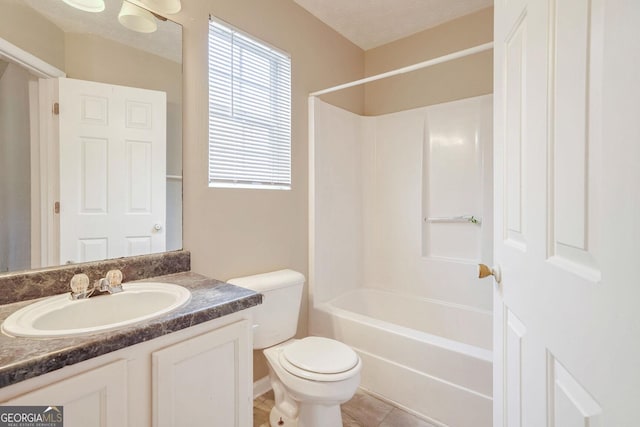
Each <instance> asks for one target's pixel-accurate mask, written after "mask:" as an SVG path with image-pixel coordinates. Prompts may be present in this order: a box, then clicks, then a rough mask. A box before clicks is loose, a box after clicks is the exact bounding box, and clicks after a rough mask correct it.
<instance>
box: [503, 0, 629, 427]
mask: <svg viewBox="0 0 640 427" xmlns="http://www.w3.org/2000/svg"><path fill="white" fill-rule="evenodd" d="M638 22H640V2H637V1H630V0H627V1H625V0H607V1H605V0H499V1H496V3H495V51H494V72H495V86H494V90H495V95H494V105H495V115H494V138H495V142H494V162H495V163H494V167H495V181H494V185H495V193H494V194H495V232H494V233H495V234H494V245H495V260H496V263H497V264H499V265H500V266H501V267H502V283H501V284H500V285H499V286H497V287H496V288H495V292H494V333H495V337H494V423H493V425H494V427H506V426H508V427H519V426H523V427H542V426H547V427H578V426H580V427H587V426H588V427H635V426H638V425H639V424H638V423H639V421H638V420H640V405H638V396H639V391H640V309H639V308H638V304H639V302H640V280H639V279H638V278H637V276H636V275H635V274H634V273H635V271H634V270H635V265H636V264H637V262H638V259H639V258H640V221H639V220H638V218H640V107H639V105H640V103H639V101H638V100H639V99H640V89H639V88H640V85H638V82H637V80H638V76H640V55H638V53H637V52H638V48H637V42H638V40H640V25H638Z"/></svg>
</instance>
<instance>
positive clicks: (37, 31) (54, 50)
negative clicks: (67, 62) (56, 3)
mask: <svg viewBox="0 0 640 427" xmlns="http://www.w3.org/2000/svg"><path fill="white" fill-rule="evenodd" d="M0 38H3V39H5V40H7V41H8V42H10V43H12V44H14V45H16V46H18V47H19V48H21V49H23V50H26V51H27V52H31V53H32V54H34V55H35V56H37V57H38V58H40V59H42V60H43V61H45V62H47V63H49V64H51V65H53V66H54V67H56V68H58V69H60V70H64V32H63V31H62V30H60V29H59V28H58V27H56V26H55V25H54V24H52V23H51V22H49V21H48V20H46V19H45V18H43V17H42V16H41V15H39V14H37V13H35V12H34V11H33V9H31V8H30V7H28V6H26V5H25V4H23V3H22V0H0Z"/></svg>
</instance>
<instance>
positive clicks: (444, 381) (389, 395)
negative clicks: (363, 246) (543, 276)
mask: <svg viewBox="0 0 640 427" xmlns="http://www.w3.org/2000/svg"><path fill="white" fill-rule="evenodd" d="M310 326H311V333H312V334H314V335H321V336H326V337H330V338H334V339H337V340H340V341H342V342H344V343H346V344H348V345H350V346H351V347H352V348H353V349H354V350H356V351H357V352H358V354H359V355H360V357H361V358H362V361H363V370H362V383H361V386H362V388H364V389H365V390H367V391H369V392H371V393H372V394H374V395H377V396H378V397H381V398H383V399H386V400H388V401H390V402H392V403H394V404H395V405H396V406H399V407H401V408H403V409H405V410H407V411H409V412H411V413H414V414H416V415H418V416H419V417H421V418H424V419H426V420H427V421H429V422H432V423H434V424H436V425H440V426H450V427H490V426H491V424H492V415H491V412H492V398H491V396H492V355H491V347H492V338H491V334H492V314H491V312H489V311H485V310H478V309H474V308H471V307H465V306H460V305H454V304H448V303H445V302H441V301H436V300H430V299H426V298H419V297H414V296H411V295H399V294H396V293H392V292H388V291H382V290H376V289H366V288H364V289H362V288H361V289H357V290H354V291H351V292H349V293H346V294H343V295H341V296H339V297H337V298H335V299H333V300H331V301H329V302H327V303H322V304H319V305H316V306H315V308H314V309H313V310H312V319H311V323H310Z"/></svg>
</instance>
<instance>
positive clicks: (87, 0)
mask: <svg viewBox="0 0 640 427" xmlns="http://www.w3.org/2000/svg"><path fill="white" fill-rule="evenodd" d="M62 1H63V2H65V3H66V4H68V5H69V6H71V7H75V8H76V9H80V10H84V11H85V12H102V11H103V10H104V0H62Z"/></svg>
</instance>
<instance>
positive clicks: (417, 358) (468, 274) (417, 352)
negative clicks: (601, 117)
mask: <svg viewBox="0 0 640 427" xmlns="http://www.w3.org/2000/svg"><path fill="white" fill-rule="evenodd" d="M309 106H310V109H309V111H310V113H309V114H310V134H311V138H310V139H311V147H310V214H311V218H310V278H309V285H310V296H311V302H312V305H311V309H310V332H311V333H312V334H315V335H323V336H329V337H332V338H336V339H339V340H342V341H343V342H345V343H346V344H349V345H351V346H352V347H353V348H354V349H355V350H356V351H358V352H359V354H360V356H361V357H362V359H363V361H364V362H365V363H364V366H363V374H362V375H363V378H362V386H363V387H364V388H365V389H367V390H369V391H370V392H373V393H374V394H377V395H379V396H380V397H383V398H385V399H388V400H390V401H392V402H394V403H396V404H397V405H399V406H401V407H403V408H405V409H407V410H409V411H411V412H413V413H415V414H417V415H420V416H422V417H423V418H425V419H427V420H429V421H431V422H434V423H436V424H439V425H443V426H456V427H467V426H469V427H470V426H478V425H490V424H491V407H492V401H491V395H492V392H491V387H492V385H491V382H492V374H491V372H492V363H491V360H492V357H491V346H492V345H491V309H492V305H491V304H492V289H491V287H490V286H488V283H485V282H479V281H478V280H477V272H478V270H477V263H478V262H483V263H486V264H491V261H492V257H493V256H492V234H493V229H492V191H491V188H492V179H491V176H492V165H491V156H492V151H491V139H492V115H491V110H492V97H491V95H486V96H481V97H475V98H468V99H464V100H460V101H454V102H449V103H445V104H438V105H433V106H428V107H422V108H418V109H413V110H408V111H403V112H399V113H393V114H387V115H383V116H376V117H362V116H358V115H356V114H353V113H350V112H347V111H345V110H341V109H339V108H337V107H334V106H332V105H330V104H327V103H325V102H323V101H321V100H319V99H317V98H314V97H312V98H310V105H309ZM460 408H465V410H464V411H461V410H460Z"/></svg>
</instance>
